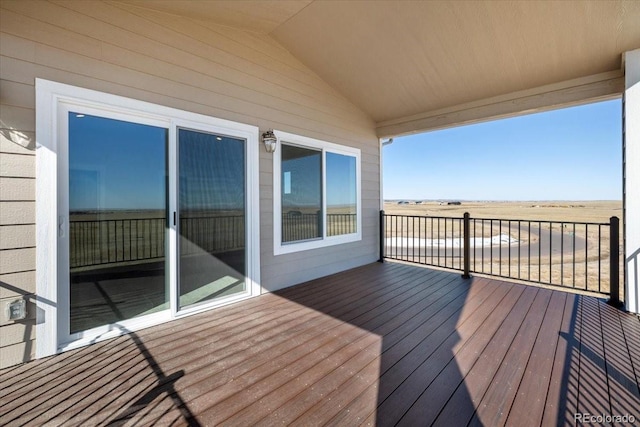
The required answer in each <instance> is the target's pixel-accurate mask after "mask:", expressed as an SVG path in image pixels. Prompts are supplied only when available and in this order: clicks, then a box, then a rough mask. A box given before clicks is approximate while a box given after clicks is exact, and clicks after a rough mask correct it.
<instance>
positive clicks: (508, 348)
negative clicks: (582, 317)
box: [433, 289, 551, 426]
mask: <svg viewBox="0 0 640 427" xmlns="http://www.w3.org/2000/svg"><path fill="white" fill-rule="evenodd" d="M550 299H551V291H549V290H546V289H540V290H538V292H537V293H536V295H535V297H534V299H533V301H531V305H530V306H529V307H528V308H527V310H526V311H524V310H523V313H524V314H523V315H522V314H521V315H518V316H515V315H514V316H511V314H512V313H510V318H506V319H505V322H504V323H503V324H502V325H501V326H500V329H499V330H498V332H496V334H495V335H494V337H493V338H492V339H491V341H490V342H489V344H488V345H487V346H486V347H485V348H484V350H483V351H482V353H481V355H480V358H479V359H478V361H477V362H476V363H475V364H474V365H473V367H472V368H471V369H470V370H469V372H468V373H467V375H466V376H465V378H464V383H463V384H461V385H460V386H459V387H458V389H457V390H456V391H455V392H454V393H453V395H452V396H451V398H450V399H449V401H448V402H447V404H446V405H445V407H444V408H443V409H442V411H441V412H440V414H439V415H438V417H437V418H436V420H435V422H434V424H433V425H436V426H443V425H467V424H468V423H469V421H470V420H471V419H472V417H473V416H474V412H475V411H476V408H478V410H481V411H482V412H481V413H480V414H479V416H480V417H479V418H478V419H476V422H475V423H474V424H473V425H481V424H483V423H486V424H487V425H498V423H499V422H500V421H501V419H502V417H503V416H504V415H505V413H504V412H505V405H506V403H507V402H508V400H507V399H509V397H511V396H512V395H513V394H515V393H516V391H517V386H518V384H519V383H520V375H521V374H522V367H523V366H525V365H526V360H527V357H528V355H529V353H530V351H531V347H532V346H533V343H534V341H535V338H536V336H537V334H538V331H539V329H540V326H541V325H542V321H543V319H544V315H545V313H546V309H547V307H548V304H549V300H550ZM519 314H520V313H519ZM492 384H494V387H491V385H492ZM469 400H470V401H471V405H469V403H468V402H469Z"/></svg>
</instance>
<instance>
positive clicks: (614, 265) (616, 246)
mask: <svg viewBox="0 0 640 427" xmlns="http://www.w3.org/2000/svg"><path fill="white" fill-rule="evenodd" d="M609 224H610V232H609V301H607V304H609V305H612V306H614V307H622V303H621V302H620V219H619V218H618V217H617V216H612V217H611V218H609Z"/></svg>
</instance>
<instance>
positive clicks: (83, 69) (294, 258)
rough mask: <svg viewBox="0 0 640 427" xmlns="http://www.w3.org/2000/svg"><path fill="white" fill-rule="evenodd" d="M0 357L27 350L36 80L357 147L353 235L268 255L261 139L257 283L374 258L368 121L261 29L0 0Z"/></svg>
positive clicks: (267, 183)
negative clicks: (358, 190) (13, 306)
mask: <svg viewBox="0 0 640 427" xmlns="http://www.w3.org/2000/svg"><path fill="white" fill-rule="evenodd" d="M0 9H1V10H0V38H1V39H0V108H1V111H0V120H1V121H2V122H1V123H0V128H1V129H0V282H1V283H0V309H2V310H4V309H5V307H6V304H7V303H8V302H10V301H12V300H14V299H16V298H17V297H21V296H22V297H24V298H26V299H27V300H28V301H29V302H30V303H29V305H28V312H29V314H28V318H27V319H26V320H23V321H15V322H13V321H12V322H9V321H6V320H5V317H4V314H3V316H2V317H1V319H2V320H1V321H0V336H1V337H2V339H1V342H0V367H4V366H10V365H13V364H16V363H20V362H22V361H25V360H29V359H31V358H33V355H34V342H33V340H34V336H35V312H34V311H35V310H34V305H33V299H34V293H35V289H36V283H35V280H36V279H35V269H36V264H35V253H36V245H37V242H36V237H35V157H36V156H35V154H36V153H35V145H36V144H35V141H36V138H37V136H36V134H35V86H34V85H35V79H36V78H42V79H47V80H52V81H57V82H61V83H66V84H70V85H74V86H79V87H84V88H89V89H94V90H98V91H102V92H106V93H111V94H115V95H121V96H126V97H130V98H134V99H139V100H143V101H147V102H152V103H155V104H159V105H164V106H169V107H173V108H178V109H182V110H186V111H191V112H195V113H199V114H204V115H207V116H213V117H218V118H222V119H227V120H233V121H237V122H240V123H247V124H252V125H255V126H258V127H259V128H260V131H261V132H264V131H266V130H268V129H279V130H282V131H285V132H290V133H295V134H300V135H303V136H308V137H312V138H316V139H321V140H325V141H328V142H332V143H337V144H341V145H347V146H352V147H357V148H359V149H360V150H361V161H362V163H361V166H362V184H361V185H362V224H363V230H362V236H363V237H362V240H361V241H359V242H354V243H349V244H345V245H340V246H333V247H327V248H321V249H315V250H309V251H304V252H297V253H293V254H286V255H279V256H274V254H273V231H272V230H273V228H272V227H273V188H272V187H273V177H272V173H273V170H272V169H273V166H272V164H273V162H272V156H273V155H272V154H269V153H266V152H265V150H264V149H263V148H262V147H261V149H260V161H259V171H260V237H261V254H260V257H261V285H262V287H263V290H264V291H273V290H276V289H279V288H282V287H286V286H290V285H293V284H296V283H299V282H301V281H305V280H310V279H313V278H316V277H321V276H324V275H327V274H331V273H334V272H337V271H340V270H344V269H348V268H352V267H355V266H358V265H362V264H365V263H368V262H372V261H374V260H376V259H377V239H378V235H377V233H378V231H377V230H378V225H377V218H378V209H379V206H380V192H379V189H380V174H379V163H380V157H379V155H380V152H379V147H378V139H377V137H376V134H375V124H374V123H373V122H372V121H371V120H370V119H369V118H368V117H367V116H366V115H365V114H363V113H362V112H361V111H360V110H359V109H357V108H356V107H355V106H353V105H352V104H350V103H349V102H348V101H346V100H345V99H344V97H342V96H341V95H340V94H339V93H338V92H336V91H335V90H333V89H332V88H331V87H329V86H328V85H327V84H326V83H325V82H324V81H322V80H321V79H320V78H319V77H318V76H317V75H315V74H314V73H313V72H312V71H310V70H309V69H308V68H306V67H305V66H304V65H303V64H301V63H300V62H299V61H297V60H296V59H295V58H294V57H293V56H292V55H290V54H289V53H288V52H287V51H286V50H285V49H284V48H282V47H281V46H280V45H279V44H278V43H277V42H275V41H274V40H273V39H271V38H269V37H268V36H265V35H260V34H257V33H250V32H245V31H241V30H236V29H232V28H228V27H222V26H216V25H213V24H204V23H198V22H195V21H191V20H188V19H184V18H180V17H176V16H171V15H167V14H163V13H160V12H152V11H148V10H144V9H140V8H136V7H133V6H128V5H122V4H117V5H114V4H111V3H108V2H102V1H96V2H94V1H72V2H44V1H43V2H41V1H29V2H23V1H5V0H3V1H2V2H1V3H0Z"/></svg>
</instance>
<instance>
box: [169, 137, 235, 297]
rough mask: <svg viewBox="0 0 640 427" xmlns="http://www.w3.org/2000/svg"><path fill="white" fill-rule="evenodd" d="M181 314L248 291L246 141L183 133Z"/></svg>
mask: <svg viewBox="0 0 640 427" xmlns="http://www.w3.org/2000/svg"><path fill="white" fill-rule="evenodd" d="M178 147H179V148H178V152H179V156H178V157H179V160H178V163H179V165H178V173H179V188H180V194H179V201H178V203H179V206H180V209H179V216H180V242H179V244H180V268H179V270H180V275H179V278H180V283H179V287H180V308H184V307H187V306H190V305H194V304H200V303H203V302H208V301H212V300H214V299H218V298H223V297H228V296H231V295H234V294H237V293H241V292H244V291H245V290H246V281H245V274H246V272H245V269H246V268H245V258H246V238H245V180H244V177H245V141H244V140H242V139H237V138H231V137H227V136H222V135H213V134H209V133H204V132H198V131H195V130H188V129H180V130H179V133H178Z"/></svg>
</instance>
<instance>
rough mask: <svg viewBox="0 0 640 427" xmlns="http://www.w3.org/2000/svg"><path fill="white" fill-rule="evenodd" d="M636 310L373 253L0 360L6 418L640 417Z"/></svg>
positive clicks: (140, 421)
mask: <svg viewBox="0 0 640 427" xmlns="http://www.w3.org/2000/svg"><path fill="white" fill-rule="evenodd" d="M639 373H640V321H639V319H638V317H637V316H633V315H630V314H628V313H624V312H621V311H619V310H616V309H613V308H612V307H609V306H607V305H605V304H604V302H603V301H602V300H599V299H596V298H593V297H590V296H584V295H576V294H569V293H564V292H561V291H550V290H545V289H541V288H538V287H532V286H524V285H519V284H514V283H510V282H506V281H502V280H495V279H491V278H478V277H474V278H473V279H472V280H464V279H462V278H461V277H460V274H459V273H458V272H455V273H454V272H448V271H443V270H435V269H429V268H425V267H422V266H414V265H408V264H404V263H397V262H387V263H384V264H380V263H374V264H370V265H366V266H362V267H358V268H355V269H352V270H348V271H345V272H342V273H337V274H334V275H331V276H328V277H323V278H319V279H315V280H312V281H309V282H307V283H304V284H301V285H299V286H295V287H291V288H287V289H283V290H281V291H278V292H274V293H271V294H266V295H262V296H260V297H256V298H253V299H250V300H246V301H243V302H240V303H237V304H233V305H229V306H226V307H222V308H220V309H216V310H212V311H209V312H205V313H200V314H197V315H193V316H189V317H185V318H182V319H179V320H175V321H173V322H170V323H166V324H163V325H158V326H155V327H152V328H148V329H145V330H142V331H138V332H136V333H132V334H128V335H124V336H121V337H119V338H115V339H111V340H106V341H103V342H99V343H96V344H94V345H91V346H87V347H84V348H81V349H77V350H72V351H69V352H65V353H63V354H60V355H56V356H52V357H49V358H46V359H43V360H38V361H34V362H30V363H26V364H23V365H20V366H17V367H13V368H8V369H4V370H2V371H0V402H1V403H2V404H1V405H0V425H14V424H18V425H28V426H31V425H33V426H40V425H61V424H67V425H89V426H93V425H106V424H120V425H214V424H215V425H217V424H222V425H262V426H270V425H277V424H290V425H291V424H293V425H304V426H308V425H327V424H328V425H368V426H373V425H377V426H387V425H396V424H400V425H415V424H416V423H417V424H418V425H433V424H434V423H435V424H437V423H439V422H440V423H442V424H445V425H453V424H462V425H466V424H473V425H475V424H478V425H479V424H484V425H505V424H506V425H565V424H572V425H573V424H575V418H574V417H575V414H576V413H577V412H578V411H588V412H591V413H594V414H598V413H599V412H603V413H605V414H609V413H611V414H613V415H616V414H620V415H624V414H625V413H630V414H632V415H634V416H636V418H640V414H638V413H637V412H638V408H640V388H639V387H638V375H639Z"/></svg>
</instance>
